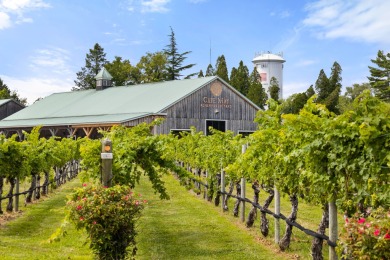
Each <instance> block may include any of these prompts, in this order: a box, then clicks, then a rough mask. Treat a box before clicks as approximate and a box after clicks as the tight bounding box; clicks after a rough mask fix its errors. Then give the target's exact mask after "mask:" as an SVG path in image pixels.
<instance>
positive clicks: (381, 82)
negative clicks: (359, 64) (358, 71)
mask: <svg viewBox="0 0 390 260" xmlns="http://www.w3.org/2000/svg"><path fill="white" fill-rule="evenodd" d="M371 62H372V63H374V64H375V65H376V66H377V67H371V66H368V68H369V69H370V74H371V76H370V77H367V78H368V80H369V81H370V84H371V86H372V88H373V90H374V93H375V96H377V97H378V98H380V99H382V100H384V101H386V102H390V53H387V54H385V53H384V52H383V51H381V50H380V51H378V55H377V57H376V59H375V60H371Z"/></svg>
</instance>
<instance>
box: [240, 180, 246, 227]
mask: <svg viewBox="0 0 390 260" xmlns="http://www.w3.org/2000/svg"><path fill="white" fill-rule="evenodd" d="M245 182H246V181H245V178H241V183H240V185H241V194H240V197H241V198H242V199H245V196H246V194H245V186H246V185H245ZM240 207H241V208H240V220H241V222H245V201H243V200H242V201H241V203H240Z"/></svg>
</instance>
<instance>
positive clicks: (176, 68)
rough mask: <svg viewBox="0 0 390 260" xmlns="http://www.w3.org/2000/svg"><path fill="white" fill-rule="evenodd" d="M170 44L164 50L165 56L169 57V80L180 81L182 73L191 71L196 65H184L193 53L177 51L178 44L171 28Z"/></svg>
mask: <svg viewBox="0 0 390 260" xmlns="http://www.w3.org/2000/svg"><path fill="white" fill-rule="evenodd" d="M169 39H170V43H169V44H168V45H167V46H166V48H165V49H164V50H163V51H164V53H165V55H166V56H167V71H168V75H167V80H177V79H180V77H181V76H183V75H182V74H181V73H182V72H183V71H184V70H186V69H190V68H192V67H193V66H195V64H188V65H184V66H183V65H182V63H183V62H184V60H185V59H187V55H188V54H190V53H191V51H186V52H183V53H179V52H178V50H177V43H176V39H175V33H174V31H173V29H172V27H171V34H170V35H169ZM195 74H196V73H192V74H190V75H188V76H186V78H190V77H192V76H194V75H195Z"/></svg>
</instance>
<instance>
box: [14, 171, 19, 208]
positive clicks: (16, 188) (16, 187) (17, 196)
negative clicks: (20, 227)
mask: <svg viewBox="0 0 390 260" xmlns="http://www.w3.org/2000/svg"><path fill="white" fill-rule="evenodd" d="M15 193H16V196H15V212H18V211H19V178H16V183H15Z"/></svg>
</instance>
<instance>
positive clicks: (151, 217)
mask: <svg viewBox="0 0 390 260" xmlns="http://www.w3.org/2000/svg"><path fill="white" fill-rule="evenodd" d="M164 181H165V182H166V187H167V189H168V193H169V195H170V196H171V199H170V200H163V201H162V200H160V199H159V198H158V195H156V194H154V191H153V190H152V188H151V185H150V184H149V183H148V181H147V179H146V178H143V179H142V180H141V184H140V185H139V186H137V189H136V191H137V192H139V193H141V194H142V198H143V199H147V200H148V201H149V202H148V205H147V206H146V207H145V210H144V211H143V215H142V217H141V218H140V220H139V222H138V224H137V230H138V233H139V234H138V236H137V243H138V244H137V246H138V252H137V256H136V258H137V259H292V258H295V257H294V255H293V254H288V253H278V249H277V246H275V245H273V244H272V243H269V242H268V241H264V240H262V239H259V237H258V235H256V234H254V232H248V230H246V228H245V227H244V225H243V224H242V223H240V221H239V220H238V219H234V218H233V219H232V218H231V217H229V215H231V213H223V212H222V211H221V209H220V207H215V206H214V205H213V204H211V203H209V202H206V201H204V200H202V199H199V198H198V197H196V195H194V194H192V193H191V192H189V191H187V190H186V189H185V188H184V187H182V186H180V185H179V182H178V181H177V180H176V179H174V177H173V176H166V177H164ZM80 186H81V183H80V181H79V180H77V179H76V180H74V181H72V182H70V183H67V184H66V185H64V186H63V187H61V188H60V189H58V190H57V191H55V193H51V195H50V196H49V198H46V199H45V200H43V201H41V202H39V203H34V204H33V205H29V206H28V207H27V208H26V209H23V210H24V213H23V214H22V215H21V216H19V217H18V218H16V219H14V220H11V221H8V222H7V223H5V224H2V226H0V259H93V255H92V252H91V250H90V249H89V248H88V245H86V244H84V242H85V239H86V236H87V235H86V233H84V232H81V231H76V230H75V229H74V228H73V226H72V225H69V226H68V227H67V229H66V230H67V233H68V234H67V236H66V237H64V238H61V240H60V241H59V242H54V243H49V238H50V236H51V235H52V234H53V233H54V232H55V230H56V229H57V228H58V227H59V226H60V225H61V222H62V220H63V218H64V207H65V203H66V195H67V194H69V193H70V192H71V190H72V189H73V188H74V187H80ZM260 240H262V242H259V241H260ZM262 243H263V244H262Z"/></svg>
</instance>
